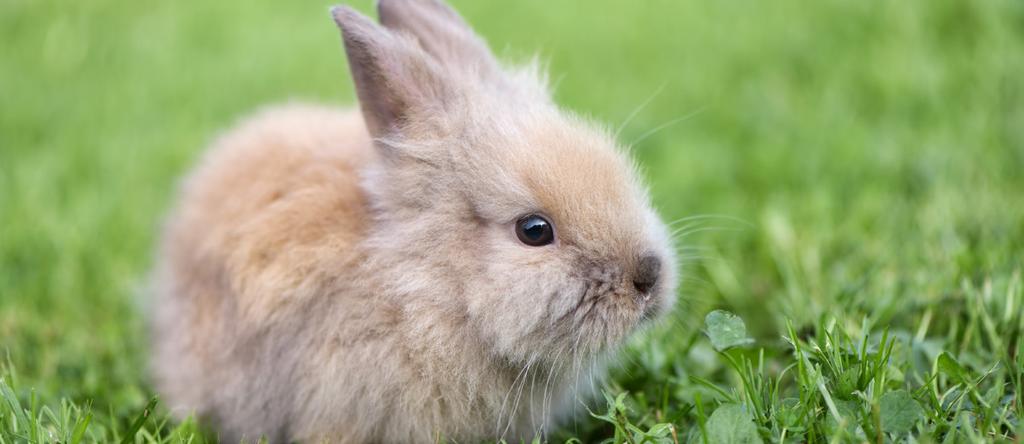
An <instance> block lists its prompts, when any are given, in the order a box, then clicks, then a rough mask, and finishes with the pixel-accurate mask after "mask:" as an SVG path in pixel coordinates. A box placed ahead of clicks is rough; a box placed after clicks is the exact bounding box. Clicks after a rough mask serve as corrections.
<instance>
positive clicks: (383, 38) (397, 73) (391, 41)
mask: <svg viewBox="0 0 1024 444" xmlns="http://www.w3.org/2000/svg"><path fill="white" fill-rule="evenodd" d="M331 15H332V16H334V21H335V22H337V24H338V27H340V28H341V34H342V40H343V41H344V43H345V53H346V54H347V55H348V65H349V69H350V70H351V72H352V79H353V81H354V82H355V87H356V95H357V96H358V97H359V105H360V107H361V108H362V111H363V119H365V120H366V126H367V128H368V129H369V131H370V135H372V136H373V137H375V138H376V137H383V136H386V135H388V134H390V133H393V132H396V131H398V130H400V129H401V127H402V124H403V123H404V122H405V121H407V120H408V118H409V116H410V114H412V113H414V112H415V111H416V110H418V109H426V108H431V107H432V106H435V105H443V104H444V98H445V97H446V95H447V94H448V91H449V85H448V84H446V82H444V81H443V79H444V76H443V75H442V74H441V69H440V67H439V66H438V65H437V63H436V62H435V61H434V60H431V59H430V57H429V56H428V55H427V54H426V53H424V52H423V49H422V48H420V47H419V46H418V45H417V44H416V42H415V41H413V40H412V39H409V38H407V37H404V36H401V35H398V34H395V33H392V32H390V31H388V30H386V29H384V28H382V27H381V26H379V25H377V24H376V23H373V22H372V21H371V20H370V19H369V18H367V17H366V16H364V15H362V14H360V13H358V12H356V11H355V10H353V9H352V8H349V7H347V6H336V7H334V8H332V9H331Z"/></svg>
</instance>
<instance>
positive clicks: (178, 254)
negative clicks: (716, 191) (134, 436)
mask: <svg viewBox="0 0 1024 444" xmlns="http://www.w3.org/2000/svg"><path fill="white" fill-rule="evenodd" d="M379 7H380V12H381V21H382V22H383V24H384V27H381V26H379V25H376V24H374V23H372V22H370V21H369V20H368V19H366V18H365V17H363V16H361V15H359V14H358V13H356V12H354V11H352V10H350V9H347V8H339V9H335V10H334V16H335V20H336V21H337V22H338V24H339V25H340V26H341V28H342V32H343V35H344V40H345V46H346V50H347V52H348V55H349V60H350V67H351V69H352V74H353V77H354V79H355V83H356V88H357V92H358V93H359V98H360V104H361V110H360V111H356V110H345V109H335V108H330V107H325V106H317V105H303V104H291V105H286V106H282V107H278V108H270V109H267V110H265V111H263V112H261V113H259V114H257V115H256V116H255V117H252V118H250V119H249V120H247V121H245V122H243V123H242V124H240V125H239V126H238V127H237V128H235V129H234V130H232V131H229V132H228V133H226V134H225V135H224V136H222V137H221V138H220V139H219V140H218V141H217V142H216V143H215V144H214V146H213V147H212V148H211V149H210V150H209V151H208V152H207V153H206V155H205V157H204V158H203V160H202V162H201V164H200V166H199V167H198V168H197V169H196V170H195V171H194V172H193V173H192V174H191V175H190V176H189V177H188V179H187V180H186V181H185V182H184V184H183V186H182V190H181V196H180V200H179V203H178V205H177V206H176V207H175V209H174V210H173V211H172V213H171V215H170V217H169V218H168V221H167V224H166V227H165V231H164V236H163V240H162V244H161V248H160V251H159V253H158V257H157V267H156V271H155V279H154V287H155V291H154V292H155V303H154V310H153V321H152V336H153V345H154V353H153V359H152V368H153V374H154V377H155V380H156V384H157V388H158V390H159V391H160V393H161V394H162V395H163V396H164V398H165V401H166V402H167V403H168V405H170V406H171V407H172V410H173V411H174V412H175V413H177V414H180V415H188V414H189V413H191V412H194V413H195V414H197V415H198V416H199V417H200V418H202V419H203V420H205V421H207V422H208V423H209V424H211V425H213V426H214V427H215V429H216V430H218V432H219V433H220V436H221V439H224V440H225V441H227V442H234V441H237V440H239V439H244V440H255V439H258V438H259V437H261V436H266V437H268V438H269V439H270V440H271V441H273V442H283V441H295V440H298V441H304V442H314V441H331V442H434V441H435V440H437V439H438V438H439V437H440V438H445V439H451V440H455V441H458V442H474V441H478V440H482V439H499V438H505V439H510V440H518V439H519V438H523V439H528V438H530V437H531V436H534V435H543V434H544V433H545V432H546V431H548V430H550V427H551V425H552V424H553V423H555V422H556V421H557V420H558V419H560V418H564V417H566V416H568V415H569V414H570V413H571V412H572V410H573V406H574V405H576V403H577V400H578V398H579V397H580V396H581V394H584V393H586V392H588V391H589V390H590V388H591V387H590V385H591V381H593V380H594V374H595V372H596V373H598V374H599V373H600V369H601V368H602V361H603V359H604V358H605V357H607V356H609V355H610V353H611V352H613V351H614V350H615V348H616V347H617V346H618V345H619V344H621V343H622V341H623V340H624V338H625V337H627V336H628V335H629V334H631V333H632V332H633V331H635V330H636V329H637V328H638V327H640V326H641V325H643V324H644V323H645V322H644V321H645V320H646V319H651V318H656V317H657V316H658V315H659V314H660V313H663V312H664V311H665V310H668V308H669V307H670V306H671V305H672V300H673V295H674V290H675V275H674V271H673V270H674V258H673V256H672V253H671V248H669V241H668V236H667V230H666V229H665V227H664V225H663V224H662V223H661V222H660V221H659V220H658V218H657V216H656V215H655V213H654V212H653V210H651V208H650V206H649V203H648V201H647V197H646V194H645V192H644V190H643V187H642V186H641V185H640V184H639V182H638V181H637V180H636V178H635V171H634V170H635V169H634V167H633V165H632V163H631V162H630V161H629V160H628V158H627V157H626V156H624V155H623V154H622V152H621V151H620V150H619V149H617V148H616V147H615V145H614V142H613V141H612V140H611V139H610V137H608V135H607V134H606V133H605V132H604V131H600V130H598V129H595V128H594V127H593V125H591V124H589V123H587V122H585V121H582V120H580V119H578V118H575V117H573V116H571V115H568V114H566V113H564V112H562V111H560V110H558V109H557V107H555V106H554V105H553V104H551V102H550V100H549V99H548V98H547V97H548V95H547V92H546V90H545V89H544V87H543V82H542V81H541V80H540V78H539V76H538V75H537V74H536V73H535V70H531V69H525V70H519V71H512V70H504V69H501V68H499V66H498V65H497V63H496V62H494V61H493V59H492V58H491V56H490V53H489V51H487V50H486V46H484V45H483V44H482V41H480V40H479V39H478V38H477V37H476V36H475V35H474V34H472V33H471V32H470V31H469V30H468V28H466V26H465V24H464V23H463V22H462V21H461V20H460V19H459V18H458V16H457V15H455V13H454V11H452V10H451V9H449V8H447V7H446V6H445V5H443V4H441V3H440V2H438V1H435V0H406V1H402V0H390V1H389V0H383V1H381V3H380V5H379ZM456 62H459V63H456ZM527 214H534V215H541V216H542V217H543V218H544V219H543V220H545V221H549V222H550V223H551V225H553V227H554V234H553V236H555V237H553V238H551V239H550V242H549V243H548V244H545V245H536V246H531V245H526V244H524V243H523V242H527V241H526V240H524V238H523V237H522V235H521V233H522V222H521V221H522V220H524V219H523V215H527ZM517 230H519V231H517ZM517 233H519V234H520V238H519V239H517V238H516V236H517Z"/></svg>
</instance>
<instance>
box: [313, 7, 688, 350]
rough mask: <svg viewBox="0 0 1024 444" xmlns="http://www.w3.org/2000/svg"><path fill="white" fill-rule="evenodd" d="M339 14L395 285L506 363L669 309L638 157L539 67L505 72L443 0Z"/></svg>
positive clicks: (386, 261) (603, 339)
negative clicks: (577, 110)
mask: <svg viewBox="0 0 1024 444" xmlns="http://www.w3.org/2000/svg"><path fill="white" fill-rule="evenodd" d="M332 14H333V16H334V18H335V21H336V22H337V23H338V25H339V26H340V28H341V30H342V36H343V41H344V46H345V50H346V52H347V55H348V60H349V67H350V70H351V73H352V76H353V78H354V82H355V87H356V92H357V95H358V97H359V101H360V106H361V109H362V114H363V118H364V120H365V121H366V125H367V128H368V129H369V131H370V134H371V136H373V138H374V143H375V147H376V151H377V156H376V159H375V161H374V162H373V164H372V165H371V166H370V167H369V168H368V170H367V171H365V178H364V180H363V183H364V189H365V192H366V194H367V196H368V200H369V202H370V205H371V213H372V214H373V217H374V220H373V223H372V224H371V225H372V227H371V228H370V232H369V233H368V234H367V240H366V244H367V245H369V246H370V247H371V248H373V249H374V251H375V252H376V254H371V255H368V256H369V257H371V259H370V260H371V261H375V262H374V267H378V269H380V270H391V271H390V272H391V273H392V274H391V276H392V277H393V279H390V280H389V283H388V285H389V286H390V287H391V289H392V293H394V294H404V295H409V296H410V297H409V302H408V303H409V304H412V305H413V306H417V307H420V308H422V309H423V310H435V311H436V310H438V309H440V310H442V311H443V312H444V313H446V316H448V317H451V318H453V319H457V320H459V322H463V323H464V324H465V325H466V326H468V328H470V330H469V331H467V332H466V335H467V336H468V337H474V338H476V339H478V340H480V341H481V343H483V344H486V347H487V348H488V351H489V352H490V353H491V354H492V355H493V356H496V357H500V358H501V359H504V360H507V361H508V362H523V361H526V360H551V359H558V358H557V356H560V355H561V354H562V353H565V356H569V354H570V353H571V354H573V355H574V356H589V355H593V354H596V353H599V352H601V351H602V350H606V349H608V348H609V347H613V346H615V345H617V344H620V343H621V342H622V340H623V338H624V337H626V336H627V335H628V334H629V333H630V332H631V331H633V330H635V329H636V328H637V327H638V326H640V325H642V324H643V323H644V320H645V319H651V318H655V317H657V316H658V315H659V314H661V313H664V312H665V311H666V310H667V309H669V308H670V306H671V305H672V303H673V300H674V293H675V285H676V276H675V258H674V256H673V253H672V249H671V248H670V240H669V236H668V234H667V230H666V227H665V225H664V224H663V223H662V222H661V221H660V219H659V218H658V216H657V215H656V214H655V212H654V211H653V210H652V208H651V206H650V202H649V198H648V196H647V194H646V191H645V188H644V186H643V185H642V184H641V183H640V181H639V179H638V177H637V171H636V167H635V166H634V164H633V163H632V162H631V160H630V159H629V158H628V157H627V156H626V155H625V154H624V150H623V149H622V148H621V147H619V146H618V145H617V144H616V142H615V141H614V140H613V139H612V137H611V136H610V135H609V133H608V131H606V130H604V129H602V128H599V127H597V126H595V125H593V124H590V123H588V122H586V121H584V120H583V119H581V118H578V117H575V116H573V115H571V114H569V113H566V112H564V111H561V110H559V109H558V108H557V107H556V106H555V105H554V104H553V103H552V101H551V99H550V95H549V93H548V91H547V88H546V86H545V82H544V79H543V76H542V75H540V74H539V73H538V69H537V68H536V64H529V65H528V66H526V67H525V68H515V69H512V68H505V67H503V66H501V65H500V64H499V63H498V62H497V61H496V59H495V58H494V56H493V55H492V54H491V52H490V50H489V49H488V48H487V46H486V44H485V43H484V42H483V40H482V39H481V38H479V37H478V36H477V35H476V34H474V33H473V31H472V30H471V29H470V28H469V27H468V26H467V25H466V23H465V22H464V21H463V20H462V19H461V18H460V17H459V16H458V15H457V14H456V13H455V12H454V11H453V10H452V9H450V8H449V7H447V6H446V5H444V4H442V3H441V2H439V1H436V0H405V1H402V0H381V1H380V3H379V15H380V21H381V25H378V24H376V23H374V22H372V21H371V20H370V19H368V18H366V17H365V16H363V15H361V14H359V13H358V12H356V11H354V10H352V9H350V8H348V7H344V6H341V7H336V8H334V9H333V10H332ZM382 273H383V271H382ZM416 304H419V305H416ZM428 306H429V307H428Z"/></svg>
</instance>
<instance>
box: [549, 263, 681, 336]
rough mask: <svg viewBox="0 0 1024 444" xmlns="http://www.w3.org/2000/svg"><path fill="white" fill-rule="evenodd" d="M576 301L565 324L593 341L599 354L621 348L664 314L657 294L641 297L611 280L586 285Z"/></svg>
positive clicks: (577, 333) (575, 334)
mask: <svg viewBox="0 0 1024 444" xmlns="http://www.w3.org/2000/svg"><path fill="white" fill-rule="evenodd" d="M575 297H576V302H575V304H574V305H573V306H572V308H571V309H570V310H569V311H568V312H567V313H565V314H564V315H563V316H562V318H561V320H562V321H569V322H567V324H565V325H571V326H572V330H573V331H572V336H577V337H578V336H583V337H589V338H590V340H589V341H588V342H591V344H590V345H591V346H592V347H593V346H596V348H597V349H598V350H595V351H599V350H601V349H607V348H610V347H614V346H616V345H618V344H619V343H621V342H622V341H623V340H625V338H626V337H628V336H629V335H630V334H631V333H633V332H634V331H635V330H637V329H639V328H640V327H642V326H643V325H645V324H647V323H648V321H649V320H651V319H654V318H656V317H657V315H658V313H659V312H660V311H661V309H660V307H659V304H658V302H657V300H658V297H657V293H656V292H650V293H648V294H643V295H638V294H636V293H634V292H632V291H629V290H628V289H627V288H626V286H625V285H620V284H618V283H617V282H610V281H608V280H598V281H590V282H587V283H584V284H583V285H581V288H580V290H579V291H578V294H577V295H576V296H575ZM578 342H579V341H577V343H578ZM579 345H580V344H577V346H579Z"/></svg>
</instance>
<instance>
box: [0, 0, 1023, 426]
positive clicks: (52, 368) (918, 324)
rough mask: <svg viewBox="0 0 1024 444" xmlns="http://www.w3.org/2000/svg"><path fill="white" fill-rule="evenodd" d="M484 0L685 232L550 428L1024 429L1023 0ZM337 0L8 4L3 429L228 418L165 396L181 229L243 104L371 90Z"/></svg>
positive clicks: (510, 38)
mask: <svg viewBox="0 0 1024 444" xmlns="http://www.w3.org/2000/svg"><path fill="white" fill-rule="evenodd" d="M455 3H456V6H457V7H458V8H459V9H460V10H461V11H462V12H463V14H464V15H465V16H466V18H467V20H468V21H469V22H471V23H473V24H474V26H475V27H476V28H477V29H479V30H480V32H481V33H482V34H483V35H484V36H485V37H486V38H487V39H488V40H489V41H490V42H491V44H492V47H494V48H495V49H496V50H497V52H498V53H499V54H502V55H504V56H505V58H506V59H511V60H525V59H526V58H528V57H529V56H530V55H531V54H532V53H534V52H538V53H539V54H540V55H541V57H542V58H543V59H544V60H547V61H548V62H549V67H550V71H551V74H552V76H551V77H552V79H554V80H555V81H556V82H555V83H556V84H557V91H556V100H557V101H558V102H559V103H561V104H563V105H564V106H566V107H567V108H569V109H572V110H574V111H576V112H579V113H582V114H585V115H588V116H591V117H593V118H595V119H597V120H600V121H604V122H607V123H608V125H609V126H610V127H612V128H618V127H621V128H622V131H621V139H622V142H623V143H625V144H631V145H633V152H634V153H635V154H636V156H638V158H639V161H640V163H641V165H642V166H643V169H644V173H645V174H646V177H647V180H648V182H649V183H650V184H651V187H652V195H653V198H654V201H655V204H656V206H657V207H658V209H659V211H660V212H661V213H662V215H663V216H664V218H665V219H666V220H669V221H677V223H676V225H675V226H676V227H679V228H680V230H681V231H680V233H679V234H680V236H679V238H678V242H679V245H678V248H679V251H680V254H681V255H682V256H683V257H685V258H686V260H685V264H684V276H685V278H684V283H683V285H682V288H681V289H680V292H679V298H680V301H681V303H680V304H678V306H677V307H678V309H677V311H676V312H675V313H674V315H673V316H672V317H671V319H670V320H669V321H667V322H665V323H664V324H663V325H660V326H658V327H657V328H654V329H652V330H651V331H650V332H649V333H648V334H646V335H645V336H643V337H641V338H638V339H637V340H636V341H634V342H633V343H632V344H630V347H629V350H628V352H627V353H625V354H624V355H623V358H622V359H621V362H620V363H619V365H618V366H617V367H616V370H615V371H614V374H613V376H612V377H611V378H610V379H609V380H608V381H607V383H606V384H605V388H604V392H605V393H606V396H607V397H608V399H607V400H605V399H598V400H595V402H593V403H591V404H590V408H591V410H592V414H588V413H587V412H586V410H585V409H582V408H581V409H580V412H579V413H580V414H579V415H578V417H577V418H576V420H575V421H574V422H571V423H569V424H568V425H567V426H566V427H565V428H564V429H563V430H561V431H559V432H558V433H556V434H555V435H554V436H552V437H551V440H552V441H559V442H560V441H564V440H567V439H571V438H574V437H575V438H576V439H577V440H579V441H582V442H596V441H599V440H601V439H606V438H607V439H611V440H614V442H630V443H637V442H643V441H647V442H694V443H716V442H865V441H866V442H878V443H882V442H989V441H996V442H1020V440H1021V439H1024V438H1021V437H1022V436H1024V399H1022V398H1024V380H1022V379H1024V341H1022V340H1021V339H1022V334H1024V314H1022V313H1024V283H1022V280H1024V278H1022V270H1024V2H1020V1H1015V0H991V1H967V0H905V1H897V2H885V1H880V0H878V1H875V0H871V1H864V2H852V1H840V0H823V1H816V2H805V1H798V0H780V1H773V2H755V1H749V0H738V1H722V2H712V1H704V2H681V1H668V0H650V1H647V0H645V1H626V0H617V1H604V0H601V1H583V0H574V1H561V2H549V1H543V0H520V1H516V2H494V1H486V2H485V1H469V0H463V1H458V2H455ZM329 4H330V3H329V2H327V1H325V0H317V1H312V0H302V1H291V2H243V1H240V0H223V1H201V0H177V1H171V0H155V1H148V2H130V1H126V0H88V1H77V2H72V1H66V0H63V1H59V0H0V379H2V381H3V382H2V383H0V443H10V442H36V441H39V442H57V441H60V442H75V441H76V440H78V439H81V440H83V441H85V442H89V441H112V440H125V441H127V442H132V441H133V440H134V442H164V441H171V442H208V441H214V440H215V436H212V435H210V434H209V433H206V432H204V431H202V430H201V427H199V426H197V425H196V424H195V423H193V422H191V421H189V422H186V423H184V424H180V423H176V422H174V421H171V420H169V419H168V418H167V416H166V413H165V411H164V410H163V407H162V404H160V402H159V400H157V401H156V407H155V408H147V405H149V404H150V402H151V399H152V397H153V396H154V393H153V391H152V388H151V386H150V384H149V382H148V380H147V377H146V372H145V362H146V354H147V341H146V337H145V322H144V320H143V317H142V316H141V314H140V313H141V312H142V311H143V309H144V307H145V304H146V302H145V298H144V294H145V291H144V290H145V282H146V274H147V271H148V268H149V266H150V263H151V262H152V254H153V253H152V251H153V248H152V247H153V244H154V241H155V237H156V233H157V232H158V229H159V225H160V220H161V217H162V214H163V213H164V212H165V211H166V209H167V207H168V205H169V203H170V201H171V199H172V198H173V196H174V190H175V184H176V180H177V178H178V177H180V176H181V174H182V173H184V172H185V171H186V170H187V169H188V168H189V166H190V165H191V164H192V163H193V162H194V161H195V159H196V158H197V156H198V155H199V153H200V152H201V151H202V149H203V147H204V144H205V143H206V142H207V141H209V140H210V139H211V138H212V137H214V136H215V134H216V133H217V131H218V129H222V128H224V127H225V126H227V125H230V124H231V123H232V122H234V121H236V120H237V119H238V118H240V117H241V116H243V115H245V114H246V113H248V112H250V111H252V110H253V109H255V108H257V107H259V106H261V105H263V104H271V103H276V102H282V101H287V100H292V99H300V100H315V101H322V102H329V103H338V104H351V103H352V101H353V94H352V87H351V84H350V82H349V80H348V72H347V68H346V66H345V60H344V56H343V53H342V49H341V44H340V39H339V37H338V32H337V30H336V28H335V26H334V24H333V23H332V22H331V20H330V18H329V16H328V13H327V7H328V5H329ZM356 6H358V7H359V8H360V9H363V10H364V11H369V10H371V5H370V4H369V2H368V1H362V0H361V1H359V2H358V3H357V4H356ZM684 218H686V219H684ZM719 309H721V310H727V311H728V312H731V313H735V314H736V315H737V316H738V318H737V317H733V316H732V315H730V314H727V313H725V312H721V311H714V312H713V310H719ZM709 313H710V315H709ZM741 327H743V328H745V329H746V332H745V334H744V332H743V331H741V330H742V328H741ZM143 412H146V413H145V414H144V413H143Z"/></svg>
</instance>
